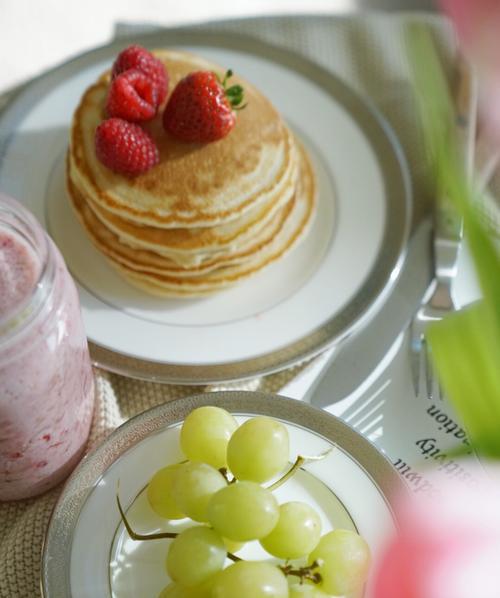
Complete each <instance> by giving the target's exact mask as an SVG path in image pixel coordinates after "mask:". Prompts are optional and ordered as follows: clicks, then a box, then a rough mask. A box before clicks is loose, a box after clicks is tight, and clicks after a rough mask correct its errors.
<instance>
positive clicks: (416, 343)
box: [410, 199, 462, 399]
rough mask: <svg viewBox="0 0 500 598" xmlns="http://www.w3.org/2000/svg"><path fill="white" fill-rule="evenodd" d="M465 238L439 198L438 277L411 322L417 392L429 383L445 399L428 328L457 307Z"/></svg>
mask: <svg viewBox="0 0 500 598" xmlns="http://www.w3.org/2000/svg"><path fill="white" fill-rule="evenodd" d="M461 239H462V222H461V219H460V218H459V217H458V216H457V214H456V212H454V211H453V209H452V207H451V206H450V205H449V203H448V202H447V200H445V199H443V200H440V201H439V202H438V205H437V206H436V210H435V221H434V273H435V274H434V279H433V280H432V282H431V284H430V286H429V288H428V289H427V292H426V294H425V295H424V299H423V302H422V306H421V307H420V309H419V310H418V311H417V313H416V314H415V316H414V317H413V320H412V323H411V325H410V350H411V368H412V374H413V385H414V388H415V393H416V394H417V396H419V395H420V394H421V393H422V389H423V388H424V385H425V391H426V394H427V396H428V397H429V398H430V399H434V398H438V399H442V390H441V386H440V385H439V383H438V382H437V381H436V379H435V376H434V371H433V368H432V362H431V359H430V352H429V347H428V345H427V341H426V338H425V330H426V328H427V326H428V324H429V323H430V322H433V321H436V320H441V319H442V318H443V317H444V316H445V315H446V314H448V313H449V312H450V311H452V310H454V309H455V303H454V300H453V296H452V288H451V287H452V283H453V280H454V279H455V276H456V273H457V258H458V251H459V249H460V245H461Z"/></svg>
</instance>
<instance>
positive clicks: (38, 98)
mask: <svg viewBox="0 0 500 598" xmlns="http://www.w3.org/2000/svg"><path fill="white" fill-rule="evenodd" d="M132 41H134V42H136V43H140V44H143V45H145V46H147V47H149V48H155V47H176V48H184V49H187V50H189V51H192V52H195V53H197V54H200V55H202V56H204V57H206V58H208V59H211V60H213V61H215V62H217V63H219V64H221V65H224V66H230V67H231V68H232V69H233V70H234V71H236V72H238V73H239V74H241V76H243V77H244V78H246V79H248V80H250V81H251V82H253V83H254V84H255V85H256V86H257V87H258V88H260V89H261V90H262V92H263V93H264V94H266V95H267V96H268V97H269V98H270V99H271V100H272V102H273V103H274V104H275V105H276V107H277V108H278V110H279V111H280V112H281V114H282V115H283V116H284V118H285V119H286V120H287V122H288V123H289V125H290V126H291V127H292V129H294V131H295V132H296V133H297V135H298V136H299V137H300V138H301V139H302V141H303V142H304V144H305V145H306V147H307V149H308V150H309V152H310V154H311V156H312V160H313V163H314V167H315V171H316V176H317V180H318V190H319V197H318V208H317V213H316V217H315V220H314V223H313V226H312V230H311V232H310V234H309V235H308V236H307V238H306V239H305V241H304V242H302V243H301V244H300V245H299V246H298V247H296V248H295V249H294V250H293V251H292V252H290V253H289V254H288V255H287V256H286V257H285V258H284V259H283V260H282V261H279V262H277V263H275V264H272V265H271V266H270V267H268V268H267V269H265V270H264V271H262V272H260V273H259V274H257V275H256V276H254V277H253V278H251V279H249V280H248V281H246V282H243V283H242V284H239V285H237V286H235V287H233V288H231V289H229V290H226V291H224V292H220V293H218V294H216V295H213V296H211V297H207V298H203V299H191V300H184V299H183V300H166V299H159V298H153V297H150V296H148V295H147V294H145V293H143V292H142V291H139V290H136V289H134V288H132V287H131V286H130V285H128V284H127V283H126V282H124V281H123V280H122V279H121V278H120V277H119V276H118V274H117V273H116V272H115V271H114V270H113V268H111V266H109V264H108V263H107V262H106V261H105V259H104V258H103V257H102V256H101V255H100V254H99V253H98V252H97V250H96V249H95V248H94V247H93V246H92V245H91V243H90V242H89V240H88V239H87V237H86V236H85V234H84V232H83V230H82V228H81V227H80V225H79V223H78V221H77V219H76V217H75V215H74V214H73V212H72V210H71V208H70V205H69V202H68V200H67V197H66V191H65V184H64V155H65V152H66V149H67V144H68V129H69V124H70V121H71V117H72V113H73V111H74V109H75V107H76V106H77V104H78V102H79V99H80V96H81V95H82V93H83V91H84V90H85V88H86V87H87V86H88V85H89V84H90V83H91V82H93V81H94V80H95V79H96V77H97V76H98V75H99V74H100V73H101V72H102V71H103V70H105V69H107V68H109V67H110V65H111V63H112V61H113V59H114V57H115V56H116V54H117V53H118V52H119V51H120V49H122V48H123V47H124V46H126V45H127V44H128V43H131V42H132ZM408 181H409V178H408V170H407V167H406V164H405V161H404V158H403V155H402V153H401V151H400V149H399V146H398V143H397V141H396V139H395V137H394V135H393V134H392V132H391V130H390V129H389V127H388V126H387V124H386V122H385V121H384V120H383V119H382V118H381V116H380V115H379V114H378V113H377V112H376V111H375V110H374V109H373V108H372V107H371V105H370V103H369V101H368V100H365V99H362V98H360V97H359V96H358V95H357V94H356V93H354V92H353V91H352V90H351V89H350V88H349V87H348V86H347V85H346V84H345V83H343V82H342V81H341V80H340V79H338V78H337V77H335V76H334V75H333V74H332V73H330V72H328V71H327V70H325V69H323V68H321V67H319V66H318V65H316V64H315V63H313V62H311V61H309V60H307V59H306V58H303V57H301V56H299V55H296V54H293V53H291V52H289V51H286V50H284V49H280V48H277V47H274V46H269V45H266V44H264V43H262V42H261V41H257V40H255V39H253V38H245V37H244V36H241V35H237V36H236V35H230V34H225V33H224V34H220V33H217V34H212V33H204V32H199V31H197V32H186V31H174V32H168V33H155V34H151V35H147V36H143V37H136V38H134V39H133V40H120V41H117V42H114V43H112V44H110V45H108V46H106V47H103V48H100V49H97V50H95V51H92V52H90V53H87V54H85V55H82V56H80V57H78V58H76V59H74V60H72V61H70V62H68V63H66V64H64V65H62V66H61V67H59V68H57V69H55V70H53V71H51V72H50V73H48V74H46V75H44V76H42V77H40V78H39V79H37V80H35V81H34V82H33V83H32V84H30V85H29V86H28V87H27V88H26V89H25V90H24V91H23V92H22V93H21V94H19V95H18V96H17V97H16V98H15V99H14V101H13V102H12V103H11V104H10V105H9V106H8V107H7V109H6V110H5V111H4V112H3V113H2V115H1V116H0V189H1V190H2V191H4V192H7V193H10V194H11V195H13V196H14V197H16V198H17V199H19V200H20V201H21V202H23V203H24V204H25V205H26V206H27V207H28V208H29V209H30V210H32V211H33V212H34V213H35V214H36V216H37V217H38V218H39V219H40V221H41V222H42V224H43V225H44V226H45V227H46V229H47V230H48V231H49V233H50V234H51V235H52V237H53V238H54V240H55V241H56V243H57V245H58V246H59V248H60V249H61V252H62V254H63V256H64V258H65V260H66V263H67V265H68V267H69V270H70V272H71V273H72V275H73V277H74V278H75V280H76V282H77V285H78V289H79V293H80V300H81V306H82V310H83V316H84V322H85V327H86V331H87V335H88V338H89V341H90V347H91V353H92V357H93V359H94V361H95V362H96V363H97V364H98V365H100V366H101V367H104V368H107V369H109V370H112V371H115V372H120V373H124V374H127V375H130V376H137V377H142V378H149V379H154V380H158V381H167V382H176V383H204V382H210V381H221V380H231V379H240V378H245V377H250V376H253V375H256V374H263V373H269V372H272V371H275V370H278V369H280V368H284V367H286V366H289V365H291V364H293V363H296V362H298V361H300V360H303V359H305V358H307V357H311V356H313V355H314V354H317V353H319V352H320V351H321V350H323V349H324V348H325V347H327V346H329V345H331V344H334V343H337V342H339V341H340V340H341V339H342V338H344V337H345V336H346V335H347V334H349V333H350V332H351V331H352V330H353V329H354V328H355V327H356V326H357V325H359V323H360V322H361V321H362V319H363V318H365V317H367V314H368V312H369V311H370V310H371V309H372V308H373V307H374V305H376V304H377V302H381V301H383V299H384V296H385V294H386V293H387V292H388V290H389V289H390V287H391V285H392V284H393V282H394V280H395V278H396V276H397V274H398V269H399V268H400V266H401V263H402V258H403V253H404V248H405V244H406V241H407V237H408V231H409V223H410V218H411V214H410V212H411V198H410V191H409V189H410V186H409V182H408Z"/></svg>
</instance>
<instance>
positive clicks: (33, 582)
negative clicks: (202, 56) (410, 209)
mask: <svg viewBox="0 0 500 598" xmlns="http://www.w3.org/2000/svg"><path fill="white" fill-rule="evenodd" d="M413 18H421V17H417V16H415V17H412V16H411V15H410V16H408V15H405V16H403V15H400V16H398V15H386V14H369V15H366V16H363V15H359V16H352V17H334V16H328V15H324V16H294V17H286V18H283V17H273V18H269V17H266V18H255V19H246V20H237V21H225V22H223V23H210V24H205V25H202V27H204V28H205V29H210V30H215V31H223V30H224V31H227V30H230V31H234V32H241V33H245V34H247V35H248V34H250V35H253V36H255V37H258V38H261V39H263V40H265V41H267V42H269V43H273V44H276V45H280V46H285V47H288V48H291V49H293V50H295V51H298V52H301V53H303V54H305V55H307V56H308V57H309V58H312V59H313V60H316V61H317V62H319V63H320V64H321V65H322V66H324V67H326V68H328V69H331V70H332V71H333V72H335V73H336V74H337V75H339V76H340V77H342V78H343V79H344V80H346V81H347V82H348V83H349V84H350V85H351V86H352V87H353V88H354V89H356V90H357V91H358V92H360V93H361V94H362V95H363V96H365V97H368V98H369V99H370V100H371V101H372V102H373V103H374V104H375V105H376V106H378V108H379V110H381V112H382V113H383V114H384V115H385V117H386V118H387V120H388V121H389V123H390V124H391V125H392V127H393V128H394V130H395V131H396V133H397V135H398V137H399V139H400V141H401V143H402V146H403V148H404V151H405V152H406V154H407V157H408V160H409V164H410V168H411V172H412V178H413V184H414V193H415V197H416V199H417V201H416V207H417V211H418V210H419V206H422V205H423V203H424V202H425V201H426V197H425V191H424V189H425V185H424V182H425V174H426V173H425V170H424V167H423V160H421V156H422V153H421V145H420V139H419V137H418V134H417V131H418V123H417V122H416V120H415V119H416V116H415V110H414V104H413V100H412V92H411V86H410V83H409V74H408V65H407V63H406V60H405V56H404V52H403V45H402V40H403V36H404V27H405V26H406V25H407V23H408V21H409V20H412V19H413ZM428 23H429V26H430V27H431V28H432V29H433V30H434V32H435V35H436V39H437V40H438V41H439V46H440V49H441V51H442V54H443V57H444V59H445V63H446V64H448V65H449V73H448V74H449V76H450V77H452V76H453V68H454V67H453V65H454V56H453V51H452V50H450V48H453V44H452V42H451V39H452V38H451V34H450V30H449V28H448V27H447V26H446V25H445V24H444V23H443V22H442V21H441V20H440V19H439V18H438V17H435V16H432V17H431V16H429V18H428ZM144 30H145V28H141V27H138V26H124V25H122V26H120V27H118V28H117V32H118V33H119V34H130V33H134V32H139V31H140V32H143V31H144ZM166 39H168V37H166ZM304 126H305V127H307V107H304ZM299 369H300V368H299V367H296V368H292V369H289V370H286V371H283V372H280V373H277V374H273V375H271V376H267V377H264V378H259V379H255V380H250V381H247V382H244V383H240V384H228V385H224V386H212V387H209V388H208V390H219V389H223V388H224V389H229V388H239V389H252V390H257V389H259V390H264V391H268V392H278V391H279V389H280V388H281V387H282V386H283V385H284V384H286V383H287V382H288V381H289V380H290V379H291V378H292V377H293V376H295V375H296V374H297V372H298V371H299ZM95 378H96V392H97V403H96V410H95V415H94V422H93V427H92V432H91V436H90V439H89V443H88V448H89V450H91V449H92V448H93V447H95V446H97V445H98V444H99V443H100V442H102V440H103V439H104V438H105V437H106V436H107V435H108V434H109V433H110V432H111V431H112V430H114V429H115V428H116V427H117V426H118V425H120V424H121V423H122V422H124V421H125V420H127V419H128V418H130V417H132V416H133V415H135V414H137V413H140V412H141V411H144V410H145V409H148V408H150V407H153V406H154V405H158V404H160V403H163V402H165V401H171V400H174V399H178V398H181V397H184V396H187V395H190V394H194V393H197V392H202V391H205V390H207V388H206V387H203V388H201V387H194V386H172V385H159V384H154V383H148V382H143V381H137V380H132V379H128V378H125V377H121V376H117V375H111V374H107V373H105V372H102V371H100V370H95ZM59 492H60V488H55V489H54V490H52V491H50V492H49V493H47V494H45V495H43V496H40V497H38V498H35V499H31V500H28V501H20V502H12V503H3V504H0V529H1V530H2V534H1V536H0V598H31V597H34V598H36V597H37V596H39V595H40V590H39V572H40V554H41V546H42V540H43V537H44V533H45V529H46V526H47V522H48V519H49V517H50V513H51V511H52V508H53V505H54V503H55V501H56V499H57V496H58V495H59Z"/></svg>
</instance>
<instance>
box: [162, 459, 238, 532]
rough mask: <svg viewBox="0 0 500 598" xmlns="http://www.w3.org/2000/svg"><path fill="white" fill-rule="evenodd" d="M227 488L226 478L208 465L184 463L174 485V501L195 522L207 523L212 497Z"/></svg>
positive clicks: (179, 469) (178, 470)
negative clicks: (209, 503) (208, 508)
mask: <svg viewBox="0 0 500 598" xmlns="http://www.w3.org/2000/svg"><path fill="white" fill-rule="evenodd" d="M226 486H227V482H226V480H225V479H224V476H223V475H222V474H221V473H220V472H219V471H217V470H216V469H214V468H213V467H211V466H210V465H207V464H206V463H196V462H191V461H189V462H188V463H182V464H181V465H179V468H178V469H177V471H176V474H175V477H174V480H173V483H172V499H173V500H174V502H175V504H177V505H178V506H179V509H180V510H181V511H182V512H184V513H185V514H186V515H187V516H188V517H191V519H194V520H195V521H200V522H204V521H207V520H208V518H207V505H208V501H209V500H210V498H211V496H212V495H213V494H214V493H215V492H217V490H220V489H221V488H224V487H226Z"/></svg>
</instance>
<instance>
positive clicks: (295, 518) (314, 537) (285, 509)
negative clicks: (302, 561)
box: [260, 502, 321, 559]
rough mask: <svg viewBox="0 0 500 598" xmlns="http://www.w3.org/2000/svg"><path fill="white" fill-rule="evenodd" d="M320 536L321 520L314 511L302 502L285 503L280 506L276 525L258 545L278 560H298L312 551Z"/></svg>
mask: <svg viewBox="0 0 500 598" xmlns="http://www.w3.org/2000/svg"><path fill="white" fill-rule="evenodd" d="M320 536H321V520H320V518H319V516H318V514H317V513H316V511H315V510H314V509H313V508H312V507H310V506H309V505H308V504H306V503H303V502H287V503H285V504H283V505H281V506H280V514H279V519H278V523H277V524H276V526H275V527H274V529H273V530H272V532H271V533H270V534H269V535H268V536H266V537H265V538H262V540H261V541H260V543H261V545H262V547H263V548H264V550H267V552H269V554H272V555H273V556H277V557H278V558H280V559H298V558H299V557H301V556H305V555H307V554H309V553H310V552H311V551H312V550H314V548H315V547H316V545H317V544H318V542H319V539H320Z"/></svg>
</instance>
